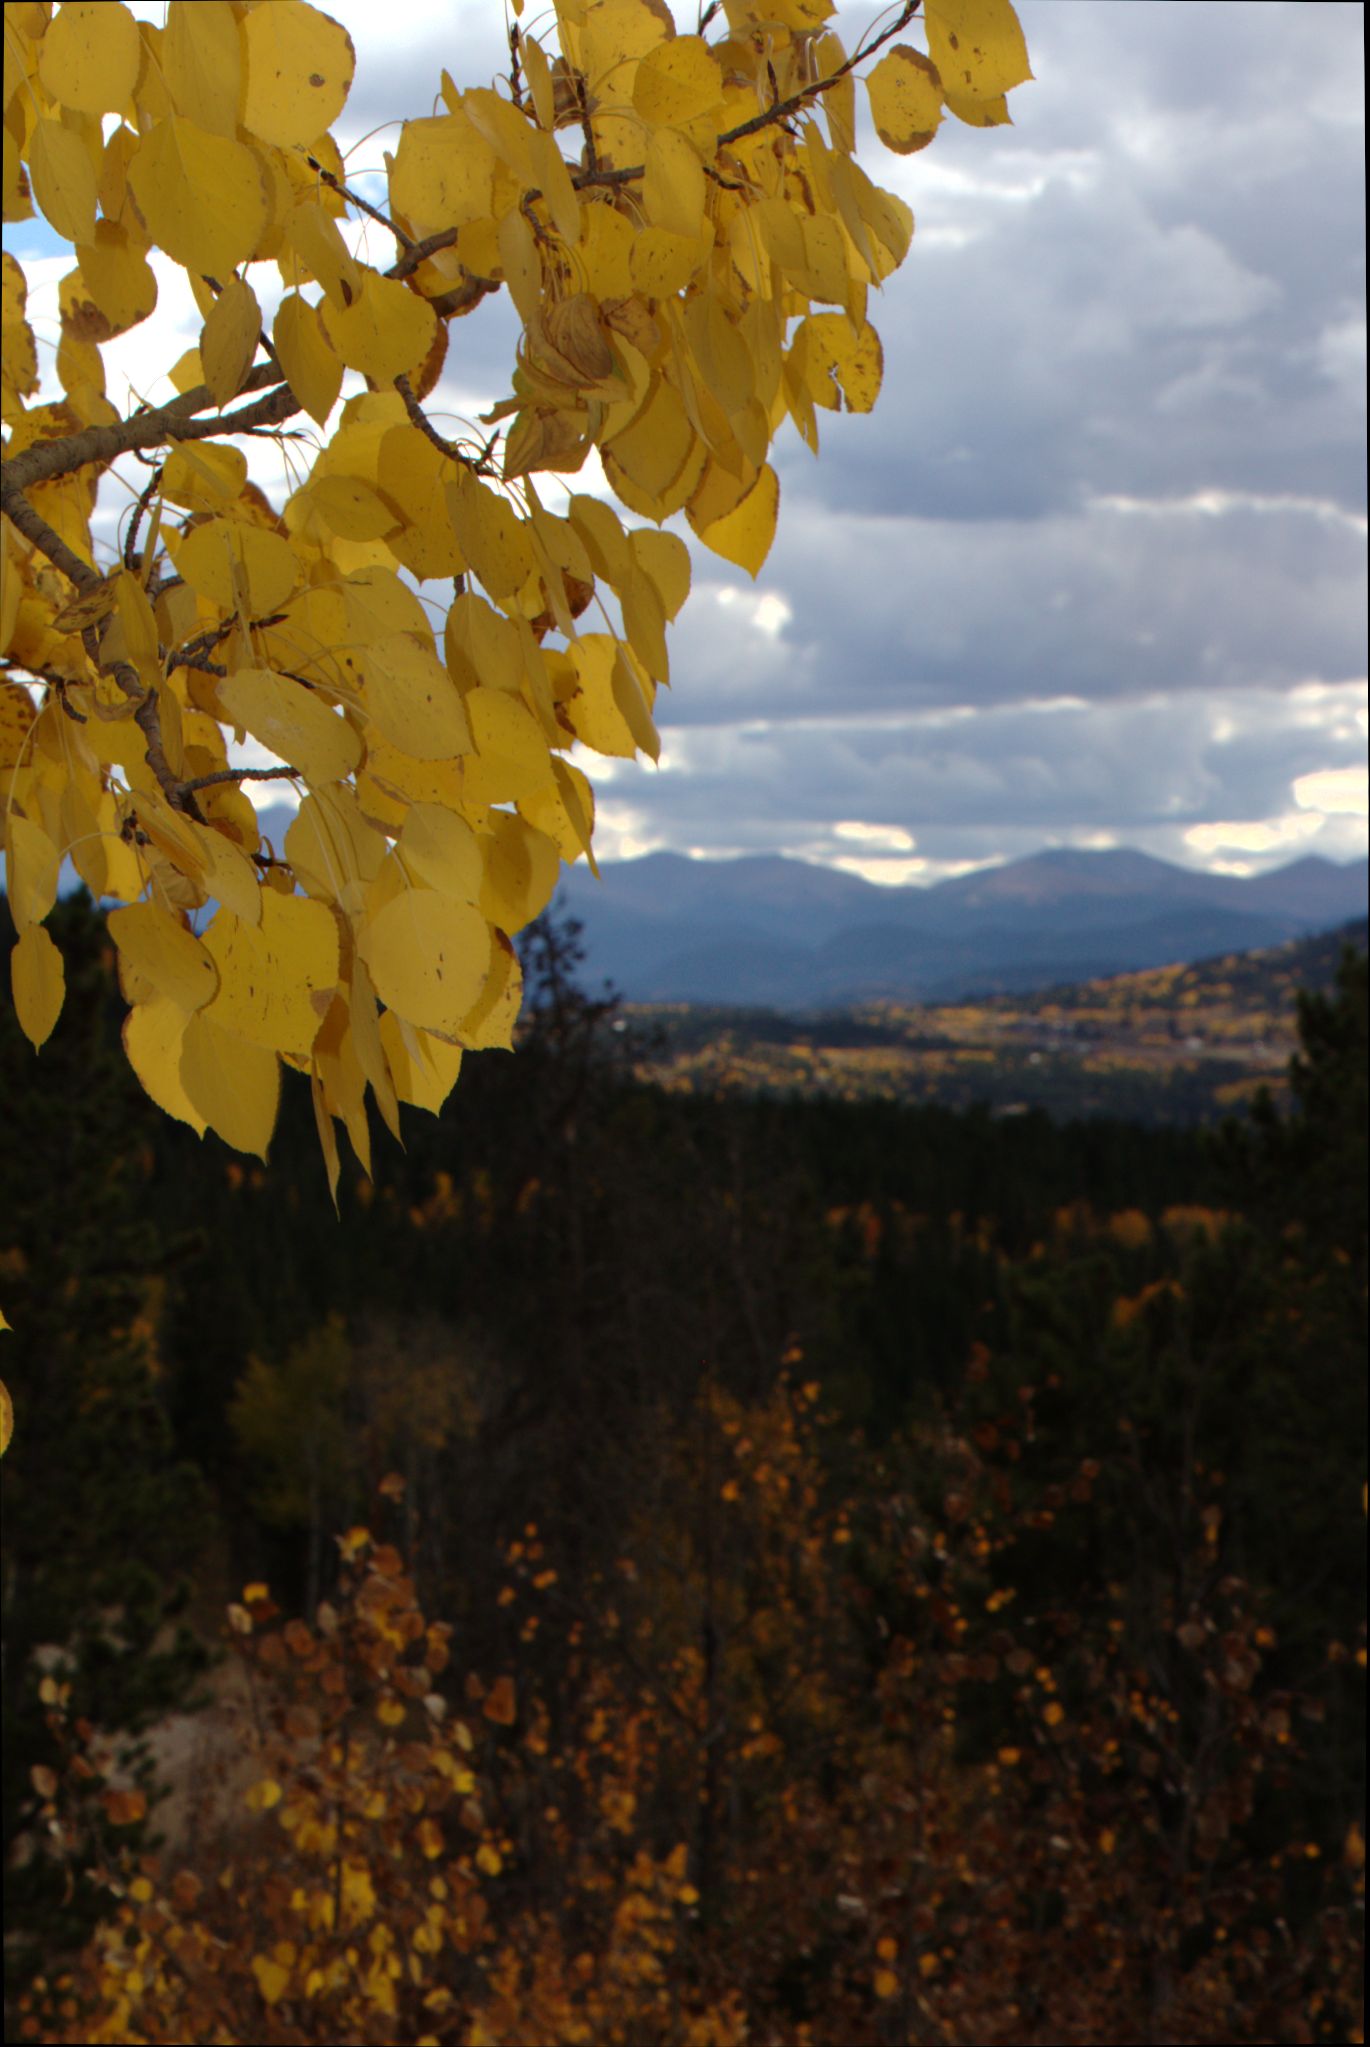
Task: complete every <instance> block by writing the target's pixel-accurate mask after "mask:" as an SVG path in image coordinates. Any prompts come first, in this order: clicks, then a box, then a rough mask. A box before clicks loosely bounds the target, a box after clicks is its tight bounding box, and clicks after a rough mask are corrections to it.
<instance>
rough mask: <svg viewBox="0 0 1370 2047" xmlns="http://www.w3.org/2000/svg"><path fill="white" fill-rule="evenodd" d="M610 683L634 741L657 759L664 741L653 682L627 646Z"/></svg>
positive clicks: (620, 650) (621, 649)
mask: <svg viewBox="0 0 1370 2047" xmlns="http://www.w3.org/2000/svg"><path fill="white" fill-rule="evenodd" d="M609 683H610V688H611V689H612V690H613V693H614V703H615V704H616V705H617V707H618V711H619V715H620V716H621V717H622V719H623V722H624V724H625V725H626V726H627V727H628V730H629V731H630V732H631V733H632V735H633V744H634V745H635V746H636V747H637V748H639V749H640V751H641V752H643V753H645V754H646V755H647V756H648V757H649V759H651V760H656V759H657V758H658V757H659V755H660V753H661V740H660V738H659V737H658V735H657V729H656V726H655V725H654V724H653V723H652V694H653V692H652V685H651V682H650V681H649V679H648V677H647V675H646V674H645V673H644V672H643V670H642V669H641V668H640V667H639V666H638V664H637V663H636V662H635V661H634V660H633V659H632V658H631V656H630V655H629V653H628V651H627V650H626V648H624V647H619V648H618V650H617V652H616V653H615V656H614V665H613V668H612V670H611V671H610V677H609Z"/></svg>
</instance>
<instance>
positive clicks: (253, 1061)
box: [181, 1014, 281, 1160]
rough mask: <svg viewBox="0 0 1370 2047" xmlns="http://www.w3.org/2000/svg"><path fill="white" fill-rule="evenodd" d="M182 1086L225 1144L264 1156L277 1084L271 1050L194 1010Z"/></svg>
mask: <svg viewBox="0 0 1370 2047" xmlns="http://www.w3.org/2000/svg"><path fill="white" fill-rule="evenodd" d="M181 1084H182V1086H183V1087H184V1089H185V1091H186V1094H187V1096H188V1098H189V1100H190V1102H191V1105H192V1107H193V1108H194V1110H195V1112H196V1114H197V1115H199V1116H202V1117H203V1118H204V1120H205V1122H206V1123H207V1124H208V1126H209V1128H210V1129H211V1130H212V1131H214V1132H215V1134H216V1135H217V1136H219V1137H221V1138H222V1139H223V1141H224V1143H225V1144H227V1145H230V1146H231V1147H232V1148H233V1150H234V1151H250V1152H255V1153H256V1155H257V1157H258V1158H260V1159H262V1160H265V1158H266V1153H267V1146H268V1145H269V1144H270V1142H271V1133H272V1130H273V1129H274V1128H275V1124H276V1109H277V1104H278V1102H279V1098H280V1087H281V1074H280V1062H279V1060H278V1059H277V1057H276V1054H275V1053H274V1052H271V1051H268V1050H267V1048H266V1047H265V1046H264V1045H254V1044H252V1043H251V1042H250V1041H249V1040H248V1039H246V1038H239V1037H237V1036H235V1035H234V1034H233V1033H232V1032H230V1031H225V1030H221V1029H220V1028H219V1026H218V1025H217V1024H215V1023H213V1022H211V1021H210V1019H209V1018H208V1017H206V1016H204V1015H203V1014H197V1015H195V1016H193V1017H192V1018H191V1019H190V1021H189V1023H188V1024H187V1025H186V1032H185V1041H184V1044H183V1046H182V1050H181Z"/></svg>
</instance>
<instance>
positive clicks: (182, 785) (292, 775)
mask: <svg viewBox="0 0 1370 2047" xmlns="http://www.w3.org/2000/svg"><path fill="white" fill-rule="evenodd" d="M299 779H300V771H299V769H298V768H218V769H216V770H215V772H214V773H213V774H212V775H194V776H192V777H191V779H190V780H189V781H188V782H178V783H177V784H176V787H177V789H178V791H179V792H180V794H181V795H182V796H193V795H194V794H195V792H196V790H197V789H214V788H217V786H218V785H219V783H221V782H297V781H298V780H299Z"/></svg>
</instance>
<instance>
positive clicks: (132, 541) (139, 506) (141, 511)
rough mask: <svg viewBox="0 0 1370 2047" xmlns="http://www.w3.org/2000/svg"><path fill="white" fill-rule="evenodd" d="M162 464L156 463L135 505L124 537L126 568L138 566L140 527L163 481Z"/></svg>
mask: <svg viewBox="0 0 1370 2047" xmlns="http://www.w3.org/2000/svg"><path fill="white" fill-rule="evenodd" d="M140 459H143V458H140ZM162 466H163V465H162V464H161V463H160V462H158V463H156V464H155V466H154V468H153V471H152V474H151V476H149V478H148V480H147V489H146V490H145V491H143V492H142V493H141V495H140V496H139V498H138V502H137V503H136V504H135V505H134V507H133V517H132V518H131V519H130V520H129V523H128V532H127V534H126V535H125V537H124V567H125V568H126V569H129V570H133V569H136V568H137V566H138V559H137V557H138V528H139V527H140V526H141V525H142V523H143V519H144V517H145V516H146V513H147V508H148V506H149V505H150V504H151V503H152V500H153V498H154V497H155V496H156V494H157V489H158V486H159V485H160V483H161V481H162Z"/></svg>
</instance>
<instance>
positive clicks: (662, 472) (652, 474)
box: [604, 377, 696, 518]
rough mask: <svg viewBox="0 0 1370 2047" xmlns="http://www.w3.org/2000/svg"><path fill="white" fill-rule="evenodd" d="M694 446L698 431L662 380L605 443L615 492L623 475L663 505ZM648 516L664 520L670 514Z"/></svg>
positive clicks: (679, 476)
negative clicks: (622, 426)
mask: <svg viewBox="0 0 1370 2047" xmlns="http://www.w3.org/2000/svg"><path fill="white" fill-rule="evenodd" d="M695 445H696V442H695V431H694V428H693V427H692V426H691V425H690V422H689V420H688V418H687V417H686V414H685V408H684V407H683V405H682V404H681V402H680V394H679V393H678V392H677V391H676V390H675V388H674V386H672V385H671V384H669V383H667V381H666V379H665V378H664V377H662V378H659V379H658V380H657V382H656V384H655V385H654V387H653V389H652V393H651V396H650V397H649V398H648V400H647V403H646V404H645V405H644V406H643V407H642V410H641V411H640V412H639V413H638V415H637V417H636V419H634V420H633V421H632V423H631V424H630V425H629V426H627V427H625V428H624V430H623V432H622V433H618V434H615V435H614V437H613V439H612V440H611V441H608V442H606V443H605V446H604V458H605V469H606V473H607V474H608V476H609V479H610V481H611V482H612V483H614V486H615V488H616V489H617V488H618V484H617V480H616V479H617V477H619V476H622V477H625V478H626V479H627V481H628V483H629V484H630V485H636V487H637V489H638V491H640V492H641V493H643V494H644V495H645V496H646V497H648V498H650V499H654V500H656V501H658V502H660V503H663V504H664V503H665V502H666V500H667V499H668V497H669V496H670V495H671V493H672V490H673V486H676V485H678V484H679V483H680V481H681V479H682V477H683V476H684V474H685V470H686V464H687V463H688V461H689V458H690V454H691V452H692V450H693V449H694V447H695ZM625 502H631V500H627V499H625ZM683 502H684V499H683V498H682V499H681V503H683ZM634 509H637V507H634ZM670 509H671V510H677V509H678V506H676V505H675V504H672V505H671V506H670ZM648 516H649V517H657V518H665V517H666V516H667V513H666V512H665V511H663V512H660V513H650V514H648Z"/></svg>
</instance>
